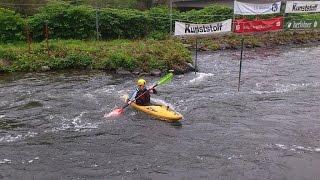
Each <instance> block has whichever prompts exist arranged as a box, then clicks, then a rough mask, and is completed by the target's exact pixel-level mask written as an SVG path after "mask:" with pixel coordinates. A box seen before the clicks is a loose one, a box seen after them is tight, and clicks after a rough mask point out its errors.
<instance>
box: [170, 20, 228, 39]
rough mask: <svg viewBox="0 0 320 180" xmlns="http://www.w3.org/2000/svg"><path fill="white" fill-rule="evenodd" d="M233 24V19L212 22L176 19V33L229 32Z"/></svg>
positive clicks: (177, 34)
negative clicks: (191, 21)
mask: <svg viewBox="0 0 320 180" xmlns="http://www.w3.org/2000/svg"><path fill="white" fill-rule="evenodd" d="M231 24H232V20H231V19H228V20H225V21H222V22H216V23H212V24H190V23H182V22H177V21H176V22H175V28H174V35H176V36H179V35H197V34H213V33H221V32H229V31H231Z"/></svg>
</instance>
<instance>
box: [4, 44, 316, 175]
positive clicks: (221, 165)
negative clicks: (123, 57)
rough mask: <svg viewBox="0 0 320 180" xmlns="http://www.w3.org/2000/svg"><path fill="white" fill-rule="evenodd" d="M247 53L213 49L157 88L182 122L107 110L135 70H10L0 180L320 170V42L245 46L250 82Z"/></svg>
mask: <svg viewBox="0 0 320 180" xmlns="http://www.w3.org/2000/svg"><path fill="white" fill-rule="evenodd" d="M239 56H240V52H239V51H234V50H232V51H231V50H228V51H219V52H210V53H209V52H201V53H199V54H198V67H199V72H197V73H196V74H195V73H194V72H190V73H187V74H184V75H175V76H174V79H173V80H172V82H170V83H169V84H166V85H163V86H159V87H158V88H157V90H158V92H159V93H158V94H157V95H153V96H152V98H153V100H154V101H156V102H160V103H166V104H168V105H169V106H171V107H172V108H174V109H175V110H176V111H178V112H180V113H181V114H183V116H184V119H183V120H182V121H181V124H180V125H176V124H171V123H167V122H164V121H159V120H155V119H153V118H151V117H149V116H148V115H145V114H143V113H141V112H137V111H135V110H133V109H132V108H130V107H129V108H126V109H125V113H124V114H123V115H121V116H119V117H116V118H104V114H105V113H108V112H110V111H111V110H112V109H114V108H115V107H118V106H122V105H123V102H122V100H121V97H122V96H123V95H125V94H127V93H129V92H130V91H131V90H132V88H133V87H134V81H135V80H136V79H137V77H134V76H132V77H131V76H126V77H123V76H118V75H111V74H107V73H105V72H86V71H72V72H70V71H68V72H50V73H15V74H10V75H0V99H1V100H0V152H1V153H0V179H215V180H216V179H232V180H234V179H244V180H247V179H290V180H294V179H296V180H301V179H308V180H311V179H318V178H319V177H320V171H319V167H320V46H316V45H312V46H299V47H274V48H258V49H250V50H245V52H244V61H243V67H242V68H243V69H242V77H241V88H240V92H238V91H237V85H238V73H239ZM158 79H159V78H156V77H149V76H148V77H146V80H147V81H148V82H149V83H150V84H152V83H154V82H156V81H157V80H158Z"/></svg>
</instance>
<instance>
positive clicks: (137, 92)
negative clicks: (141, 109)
mask: <svg viewBox="0 0 320 180" xmlns="http://www.w3.org/2000/svg"><path fill="white" fill-rule="evenodd" d="M146 83H147V82H146V80H144V79H139V80H138V81H137V87H135V89H134V90H133V91H132V93H131V94H130V96H129V98H128V100H127V102H128V103H129V104H130V103H131V102H133V101H134V100H135V103H136V104H137V105H140V106H147V105H150V104H151V103H150V93H153V94H157V91H156V90H155V89H154V88H152V89H147V88H146ZM136 98H137V99H136Z"/></svg>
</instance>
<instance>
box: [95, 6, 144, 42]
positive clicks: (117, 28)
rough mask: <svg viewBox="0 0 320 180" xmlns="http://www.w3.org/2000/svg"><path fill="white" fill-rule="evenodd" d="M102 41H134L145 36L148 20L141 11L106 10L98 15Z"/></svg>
mask: <svg viewBox="0 0 320 180" xmlns="http://www.w3.org/2000/svg"><path fill="white" fill-rule="evenodd" d="M99 17H100V19H99V22H100V33H101V37H102V38H103V39H114V38H128V39H136V38H141V37H144V36H146V35H147V33H148V29H149V24H150V19H149V18H148V17H147V16H146V14H145V13H144V12H142V11H138V10H129V9H121V10H120V9H110V8H106V9H103V10H102V11H100V13H99Z"/></svg>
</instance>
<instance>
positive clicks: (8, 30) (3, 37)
mask: <svg viewBox="0 0 320 180" xmlns="http://www.w3.org/2000/svg"><path fill="white" fill-rule="evenodd" d="M23 30H24V20H23V19H22V18H21V16H20V15H18V14H16V13H15V12H14V11H11V10H7V9H3V8H0V42H14V41H21V40H23V39H24V36H23Z"/></svg>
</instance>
